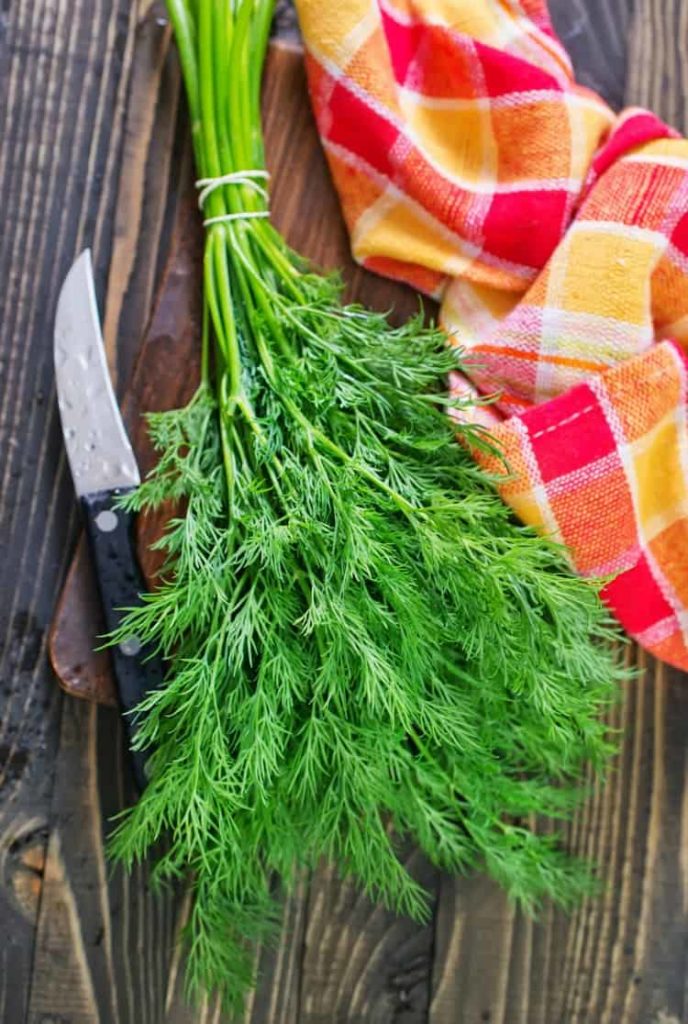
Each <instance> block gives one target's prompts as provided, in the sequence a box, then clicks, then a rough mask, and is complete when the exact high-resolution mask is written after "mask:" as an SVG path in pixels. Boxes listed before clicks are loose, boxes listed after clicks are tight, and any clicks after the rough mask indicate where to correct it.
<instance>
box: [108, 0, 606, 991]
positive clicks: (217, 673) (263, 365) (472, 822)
mask: <svg viewBox="0 0 688 1024" xmlns="http://www.w3.org/2000/svg"><path fill="white" fill-rule="evenodd" d="M168 6H169V10H170V14H171V17H172V20H173V24H174V29H175V33H176V38H177V43H178V46H179V52H180V55H181V60H182V66H183V73H184V79H185V83H186V90H187V95H188V101H189V107H190V113H191V119H192V126H193V139H194V146H195V155H196V162H197V167H198V170H199V177H200V178H201V183H200V184H201V188H202V200H203V206H204V211H205V217H206V224H207V232H206V241H205V256H204V296H205V326H204V332H203V343H202V344H203V358H202V379H201V383H200V386H199V389H198V391H197V393H196V395H195V397H194V398H193V400H192V401H191V403H190V404H189V405H188V406H187V407H186V408H185V409H181V410H178V411H175V412H171V413H165V414H161V415H155V416H152V417H151V432H152V436H153V439H154V442H155V444H156V447H157V449H158V451H159V453H160V459H159V463H158V465H157V468H156V469H155V470H154V471H153V473H152V474H151V475H150V477H149V478H148V479H147V480H146V481H145V482H144V483H143V485H142V486H141V487H140V489H139V490H138V491H137V492H136V493H135V494H133V495H132V496H130V497H129V498H128V499H127V501H128V503H129V505H130V506H131V507H132V508H134V509H136V510H140V509H145V508H150V507H159V506H160V505H162V504H163V503H164V502H168V501H172V502H175V503H177V506H178V507H179V508H183V509H184V512H183V514H180V515H179V516H176V517H174V518H172V519H171V521H170V522H169V523H168V526H167V529H166V532H165V534H164V536H163V537H162V539H161V540H160V541H159V546H160V548H162V549H163V550H164V551H165V552H166V555H167V567H166V569H165V572H164V573H163V577H164V579H163V582H162V583H161V584H160V585H159V586H158V587H157V589H155V591H154V592H152V593H151V594H149V595H147V596H146V598H145V601H144V604H143V605H142V607H141V608H139V609H137V610H132V611H131V612H130V613H129V614H128V616H127V619H126V622H125V623H124V625H123V627H122V631H121V635H122V636H124V635H130V634H131V633H132V632H134V633H135V634H136V635H137V636H139V637H141V638H142V639H143V640H144V641H146V642H150V643H152V644H154V645H155V646H156V647H157V648H158V649H159V650H160V651H161V652H162V653H163V654H164V656H165V657H166V658H167V659H168V662H169V674H168V678H167V681H166V683H165V685H164V686H163V687H162V688H161V689H160V690H157V691H155V692H153V693H151V694H150V695H149V696H148V697H147V698H146V700H145V701H144V703H143V704H142V706H141V708H140V711H139V715H140V720H141V728H140V731H139V734H138V743H139V744H140V745H141V747H142V748H143V747H146V748H147V747H149V746H150V747H151V748H152V749H153V750H154V753H153V754H152V757H151V761H150V770H151V779H150V783H149V785H148V787H147V789H146V791H145V792H144V793H143V795H142V797H141V799H140V801H139V803H138V804H137V805H136V806H135V807H133V808H131V809H130V810H129V811H128V812H127V813H126V815H125V816H124V818H123V820H122V821H121V822H120V824H119V827H118V829H117V831H116V833H115V836H114V839H113V850H114V853H115V855H116V856H117V857H118V858H120V859H121V860H123V861H124V862H125V863H127V864H129V865H130V864H131V863H132V862H134V861H135V860H137V859H139V858H143V857H144V856H145V855H146V853H147V851H149V849H150V848H151V847H152V846H153V845H154V844H155V843H156V841H157V840H158V839H159V837H160V836H161V835H163V834H167V835H168V836H169V843H168V845H167V847H166V852H165V853H164V854H163V855H162V856H161V858H160V859H159V861H158V863H157V867H156V872H157V876H158V877H159V878H160V879H176V878H179V877H185V876H187V875H189V876H190V877H191V879H192V887H193V895H194V903H193V910H192V912H191V917H190V921H189V925H188V930H187V939H188V949H189V960H188V977H189V980H190V983H191V985H192V987H193V988H196V989H203V988H209V989H217V990H219V991H220V993H221V995H222V997H223V999H224V1001H225V1002H226V1003H227V1004H233V1005H237V1004H238V1003H239V1002H240V1000H241V996H242V994H243V992H244V991H245V989H246V987H247V986H248V985H250V984H251V981H252V977H253V960H254V956H253V950H252V943H253V942H254V941H255V940H258V939H260V938H262V937H263V936H264V935H265V933H266V931H268V930H269V929H270V927H271V925H272V922H273V921H274V918H275V907H274V902H273V896H272V888H273V886H272V880H273V877H274V875H275V873H276V874H277V875H279V876H280V877H281V879H282V880H283V881H284V882H285V883H286V884H287V885H288V884H289V883H290V882H291V881H293V880H294V878H295V876H296V874H297V873H298V871H299V870H300V869H302V868H303V867H314V866H315V865H316V864H317V863H318V861H319V860H320V859H321V858H323V857H325V858H328V859H329V860H331V861H334V862H335V863H336V864H337V865H338V867H339V870H340V872H341V874H342V875H343V876H348V875H350V876H353V877H355V879H356V880H357V881H358V882H359V883H360V885H361V886H362V887H363V888H364V889H365V890H366V891H367V892H368V893H370V895H371V896H374V897H375V898H379V899H382V900H383V901H384V902H385V903H386V904H388V905H390V906H392V907H394V908H397V909H398V910H399V911H401V912H405V913H409V914H412V915H414V916H416V917H423V916H424V915H425V914H426V913H427V905H426V897H425V894H424V892H423V891H422V889H420V888H419V886H418V885H417V884H416V883H415V882H414V880H413V879H412V878H411V877H410V876H409V875H408V874H407V873H406V871H405V869H404V868H403V866H402V864H401V863H400V861H399V859H398V856H397V848H398V842H399V841H400V839H401V838H403V837H408V838H410V839H411V840H412V841H413V842H415V843H416V844H418V845H419V846H420V847H422V849H423V851H424V852H425V854H426V855H427V857H428V858H429V859H430V860H431V861H432V863H434V864H436V865H437V866H438V867H440V868H442V869H446V870H449V871H465V870H467V869H470V868H471V867H473V866H474V865H478V866H481V867H483V868H485V869H486V870H487V871H488V872H489V873H490V874H491V875H492V876H493V877H495V878H496V879H498V880H499V882H501V883H502V884H503V885H504V886H505V887H506V889H507V890H508V891H509V893H510V894H511V895H512V896H513V897H514V898H515V899H516V900H518V901H520V902H521V903H522V904H523V905H525V906H526V907H528V908H532V907H534V906H536V905H537V904H538V902H539V901H540V900H541V899H542V898H543V897H554V898H555V899H557V900H559V901H560V902H561V903H563V904H570V903H572V902H573V901H575V900H576V899H578V898H579V897H580V896H581V895H582V894H583V893H585V892H587V891H589V888H590V885H591V877H590V873H589V870H588V868H587V867H586V866H585V865H584V864H580V863H578V862H577V861H575V860H572V859H570V858H569V857H567V855H566V854H565V853H564V852H563V851H562V850H561V849H560V847H559V846H558V845H557V842H556V839H555V838H554V837H552V836H551V835H548V836H545V835H538V834H537V833H536V832H535V831H534V830H533V829H532V828H531V827H530V825H529V824H528V821H529V819H530V818H531V817H532V815H534V814H540V813H543V814H547V815H551V816H554V817H562V818H563V817H565V816H566V815H567V814H568V813H569V812H570V811H571V809H572V807H573V806H574V805H575V802H576V800H577V799H578V798H579V796H580V781H579V780H580V778H581V773H582V768H583V765H584V764H585V763H586V762H590V763H592V764H593V765H595V766H598V767H600V766H602V765H603V763H604V761H605V759H606V757H607V755H608V752H609V747H608V744H607V741H606V739H605V730H604V726H603V724H602V723H601V721H600V712H601V710H602V709H603V707H604V706H605V705H606V704H607V703H608V702H609V701H610V700H611V699H612V698H613V695H614V682H615V679H617V678H618V676H619V670H618V668H617V666H616V664H615V661H614V658H613V655H612V653H611V648H610V645H609V643H608V640H609V639H610V637H611V635H612V632H613V631H612V629H611V626H610V625H609V623H608V620H607V617H606V614H605V612H604V611H603V609H602V607H601V605H600V602H599V599H598V595H597V592H596V589H595V587H594V586H593V585H591V584H590V583H586V582H584V581H581V580H579V579H576V578H575V577H573V576H572V575H571V574H570V572H569V571H568V570H567V568H566V566H565V562H564V559H563V556H562V553H561V552H560V550H558V549H557V548H556V547H555V546H554V545H552V544H550V543H549V542H547V541H545V540H543V539H539V538H537V537H535V536H534V535H533V534H531V533H530V532H528V531H526V530H524V529H522V528H520V527H518V526H517V525H516V524H514V523H513V522H512V520H511V518H510V515H509V512H508V510H507V509H506V508H505V506H504V505H503V504H502V502H501V501H500V500H499V498H498V497H497V495H496V494H495V493H494V490H493V488H492V484H491V482H490V481H489V480H487V479H485V478H484V476H482V475H481V473H480V472H479V471H478V470H477V468H476V466H475V464H474V462H473V460H472V458H471V455H470V454H469V451H468V449H467V447H466V445H464V444H458V443H456V433H457V431H458V433H459V435H462V436H463V439H464V440H465V441H467V442H470V444H480V443H486V442H485V441H484V439H483V436H482V435H481V434H479V433H478V432H477V431H476V430H475V429H474V428H471V427H470V426H468V425H466V426H461V425H459V426H458V427H457V425H456V423H453V422H452V421H451V419H450V417H449V416H448V415H447V407H448V406H450V405H451V404H452V403H451V401H450V399H449V398H448V396H447V395H446V394H445V393H444V392H443V390H442V387H443V385H442V382H443V381H444V380H446V377H447V374H448V373H449V372H450V371H451V370H453V369H456V368H457V367H458V368H460V354H459V353H458V352H457V351H456V350H455V349H452V348H450V347H446V346H445V345H443V344H442V338H441V335H440V333H439V332H438V331H436V330H434V329H432V328H427V327H425V326H424V325H423V323H422V321H421V319H420V318H418V319H414V320H411V321H410V322H409V323H407V324H406V325H405V326H403V327H392V326H390V324H389V323H388V322H387V321H386V319H385V318H384V317H382V316H380V315H378V314H376V313H373V312H370V311H368V310H366V309H363V308H360V307H356V306H345V305H342V303H341V301H340V286H339V283H338V282H337V281H336V280H334V279H332V278H330V277H323V276H321V275H318V274H316V273H313V272H312V271H311V270H310V269H309V268H308V266H307V265H306V264H305V263H304V261H303V260H302V259H301V258H300V257H299V256H297V255H296V254H295V253H293V252H292V251H291V250H290V249H289V248H288V246H287V245H286V243H285V241H284V240H283V238H282V237H281V236H280V235H279V234H278V233H277V232H276V230H275V229H274V228H273V227H272V225H271V223H270V221H269V218H268V216H267V190H266V187H265V183H266V175H265V161H264V152H263V141H262V136H261V130H260V110H259V99H260V82H261V72H262V65H263V59H264V55H265V51H266V47H267V39H268V35H269V26H270V21H271V15H272V6H273V0H168Z"/></svg>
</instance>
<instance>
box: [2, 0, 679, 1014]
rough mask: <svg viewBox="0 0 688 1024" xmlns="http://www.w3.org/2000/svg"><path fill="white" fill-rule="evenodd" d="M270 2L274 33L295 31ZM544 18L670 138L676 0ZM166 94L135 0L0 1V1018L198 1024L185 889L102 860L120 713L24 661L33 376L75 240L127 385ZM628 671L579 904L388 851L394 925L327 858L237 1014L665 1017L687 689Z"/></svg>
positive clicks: (66, 485) (55, 572) (52, 564)
mask: <svg viewBox="0 0 688 1024" xmlns="http://www.w3.org/2000/svg"><path fill="white" fill-rule="evenodd" d="M286 7H287V5H285V10H283V11H282V20H281V22H280V25H281V30H282V31H284V32H286V33H293V23H292V22H291V20H290V17H289V11H288V10H287V9H286ZM552 7H553V11H554V14H555V17H556V20H557V24H558V25H559V27H560V30H561V31H562V34H563V35H564V36H565V38H566V40H567V42H568V43H569V45H570V48H571V51H572V53H573V55H574V57H575V59H576V62H577V64H578V67H579V69H580V74H581V77H582V78H583V79H584V80H585V81H586V83H587V84H591V85H594V86H595V87H597V88H599V89H601V90H603V91H604V92H605V94H606V95H607V96H608V97H609V98H610V99H611V100H612V101H614V102H615V103H620V102H621V101H622V100H626V101H628V102H632V103H645V104H648V105H650V106H652V107H653V108H654V109H655V110H656V111H657V112H659V113H661V114H663V115H664V116H666V117H667V118H668V119H669V120H671V121H672V123H674V124H676V125H677V126H678V127H680V128H682V129H683V130H687V129H688V111H686V96H687V95H688V82H687V81H686V78H687V77H688V60H687V58H688V52H687V51H688V0H555V2H554V3H553V5H552ZM179 98H180V97H179V79H178V72H177V66H176V61H175V58H174V53H173V51H172V48H171V43H170V33H169V28H168V26H167V25H166V19H165V16H164V6H163V5H162V4H161V3H159V2H157V0H98V2H95V0H3V3H2V4H1V5H0V282H1V286H0V374H1V382H0V451H2V453H3V459H2V461H1V463H0V473H1V474H2V481H3V485H2V502H1V506H0V545H1V547H0V565H2V569H3V574H2V599H1V600H0V701H1V707H0V1021H1V1022H2V1024H22V1022H24V1021H27V1020H28V1021H30V1022H31V1024H96V1022H99V1024H100V1022H103V1024H105V1022H107V1024H111V1022H112V1024H160V1022H163V1021H166V1022H168V1024H216V1022H218V1021H219V1020H220V1017H219V1014H218V1013H217V1010H216V1008H215V1007H214V1006H212V1005H206V1006H203V1007H201V1008H198V1009H195V1010H190V1009H188V1008H186V1007H185V1006H184V1004H183V1000H182V998H181V996H180V992H179V989H180V978H181V969H180V965H179V963H178V958H177V954H176V952H175V944H174V936H175V933H176V931H177V929H178V927H179V925H180V920H182V919H183V913H184V905H183V902H182V904H181V906H180V905H179V902H178V901H177V900H176V899H173V898H172V897H168V898H166V899H162V900H161V899H156V898H153V896H152V895H151V894H150V892H149V890H148V886H147V879H146V873H145V871H143V870H142V871H140V872H137V873H136V874H135V875H134V876H133V877H131V878H124V877H122V876H121V875H120V874H118V873H114V874H112V873H111V872H110V870H109V868H108V866H107V865H106V863H105V860H104V856H103V821H104V819H105V818H107V817H108V816H109V815H110V814H112V813H113V812H114V811H115V810H116V809H117V808H118V807H119V806H121V805H122V802H123V801H124V800H125V799H126V782H125V781H123V780H124V772H123V770H122V764H121V755H120V749H121V748H120V742H119V734H118V724H117V718H116V715H115V714H114V713H113V712H111V711H109V710H107V709H102V708H101V709H97V708H95V707H93V706H90V705H87V704H83V703H78V702H75V701H73V700H69V699H67V698H63V697H62V696H61V695H60V694H59V692H58V690H57V688H56V686H55V683H54V679H53V677H52V675H51V672H50V669H49V666H48V662H47V658H46V633H47V628H48V625H49V622H50V618H51V615H52V611H53V607H54V603H55V599H56V596H57V591H58V588H59V585H60V582H61V580H62V578H63V575H64V571H65V567H66V564H67V562H68V560H69V558H70V556H71V553H72V549H73V544H74V541H75V531H76V517H75V515H74V501H73V495H72V491H71V484H70V482H69V480H68V477H67V474H66V469H65V463H64V457H63V454H62V448H61V443H60V435H59V429H58V424H57V412H56V407H55V401H54V393H53V383H52V371H51V326H52V318H53V314H54V307H55V300H56V295H57V290H58V288H59V283H60V281H61V278H62V277H63V275H64V273H65V271H66V269H67V267H68V266H69V264H70V262H71V260H72V258H73V257H74V255H75V254H76V253H77V252H78V251H79V249H80V248H81V247H82V246H83V245H85V244H91V245H92V246H93V248H94V253H95V260H96V271H97V278H98V287H99V293H100V294H101V295H104V294H106V292H107V303H106V308H105V327H106V338H107V343H108V350H109V354H110V359H111V364H112V367H113V370H115V371H116V372H117V373H118V378H119V381H120V383H123V382H124V381H125V380H126V379H127V377H128V374H129V372H130V369H131V366H132V362H133V358H134V354H135V351H136V349H137V347H138V344H139V341H140V338H141V334H142V330H143V326H144V324H145V322H146V320H147V318H148V316H149V313H150V309H151V305H152V296H153V293H154V290H155V286H156V282H157V281H158V279H159V277H160V273H161V270H162V267H163V264H164V260H165V256H166V254H167V252H168V248H169V241H170V232H171V226H172V224H173V223H174V219H175V211H176V209H177V203H178V199H179V195H178V183H179V182H181V181H185V180H187V179H188V148H187V146H186V144H185V137H186V126H185V123H184V114H183V111H181V110H180V103H179ZM274 102H277V97H276V98H275V101H274ZM303 118H304V124H307V120H308V113H307V111H306V110H305V107H304V112H303ZM297 138H298V133H297V132H295V133H294V139H297ZM293 153H294V150H293V149H289V148H287V149H286V150H285V152H284V155H283V159H284V161H285V163H286V161H287V160H288V159H289V157H290V156H291V155H292V154H293ZM314 159H315V158H314ZM285 187H286V186H285ZM319 229H320V225H314V226H313V231H314V232H315V231H316V230H319ZM641 667H642V668H643V669H644V674H643V676H642V678H641V679H640V680H639V681H638V683H636V684H634V685H633V686H632V687H630V688H629V692H628V699H627V701H626V704H625V706H624V707H623V708H622V709H619V711H618V712H617V721H616V724H618V725H620V726H621V725H622V726H623V728H624V730H625V741H624V746H623V751H622V754H621V756H620V758H619V762H618V765H617V768H616V771H615V772H614V774H613V776H612V778H611V779H610V782H609V784H608V785H607V787H606V788H605V789H603V790H598V789H596V790H595V791H594V792H593V794H592V797H591V799H590V801H589V802H588V804H587V805H586V807H585V809H584V810H583V811H582V812H581V814H580V815H579V817H578V818H577V820H576V821H575V822H574V824H573V825H572V826H571V829H570V835H569V841H570V844H571V846H572V847H573V848H575V849H578V850H581V851H587V852H589V853H591V854H592V855H594V856H596V857H597V858H598V860H599V861H600V862H601V863H602V864H603V865H604V873H605V877H606V878H607V880H608V887H607V890H606V894H605V896H604V897H603V898H602V899H601V900H598V901H596V902H591V903H590V904H588V905H586V906H585V907H583V908H581V910H580V911H579V912H578V913H577V914H575V915H574V916H573V917H572V918H571V919H569V920H566V919H564V918H563V917H562V916H561V915H559V914H555V913H553V912H547V913H545V915H544V916H543V918H542V920H541V921H540V922H538V923H537V924H533V923H532V922H530V921H527V920H525V919H523V918H522V917H521V916H520V915H517V914H514V912H513V911H512V910H511V909H510V908H509V906H508V905H507V904H506V902H505V900H504V899H503V897H502V896H501V894H500V893H499V892H498V891H497V890H496V889H495V888H494V887H493V886H492V885H490V884H489V883H487V882H486V881H484V880H483V879H480V878H473V879H467V880H460V881H456V880H452V879H448V878H439V877H436V876H435V875H434V874H433V873H432V872H429V871H428V869H427V867H426V866H425V865H423V864H422V863H416V862H415V859H414V855H413V853H412V852H411V851H410V852H409V858H410V861H411V863H413V865H414V868H415V870H417V871H418V872H419V874H420V875H422V876H423V878H424V880H425V881H426V882H427V884H429V885H430V886H431V887H432V888H433V889H434V891H435V892H436V893H437V897H438V899H437V909H436V913H435V916H434V919H433V921H432V922H431V923H430V924H429V925H428V926H427V927H426V928H418V927H415V926H412V925H411V924H409V923H408V922H407V921H404V920H400V919H397V918H394V917H393V916H391V915H388V914H386V913H384V912H383V911H381V910H380V909H377V908H374V907H371V906H370V905H369V904H368V903H367V902H366V901H365V900H364V899H363V898H362V897H361V896H360V895H359V894H357V893H356V892H355V891H354V890H352V889H351V888H350V887H349V886H344V885H341V884H340V883H339V882H338V881H337V879H335V878H333V877H332V875H331V874H330V872H329V871H328V870H327V869H326V868H323V869H322V870H321V871H320V872H318V874H317V876H316V877H315V878H313V879H304V881H303V884H302V886H301V887H300V889H298V890H297V891H296V892H295V893H293V894H292V895H291V897H290V898H289V900H288V901H287V903H286V904H285V928H284V930H283V934H282V938H281V941H280V944H279V946H278V948H277V949H275V950H266V951H263V952H262V953H261V956H260V960H261V967H262V982H261V985H260V987H259V990H258V991H257V992H256V994H255V996H254V998H253V1000H252V1001H251V1003H250V1004H249V1006H248V1007H247V1014H246V1020H247V1021H250V1022H251V1024H268V1022H270V1024H277V1022H279V1024H329V1022H332V1024H363V1022H366V1024H368V1022H370V1024H388V1022H389V1024H392V1022H394V1024H421V1022H426V1021H427V1022H428V1024H479V1022H483V1021H484V1022H492V1024H676V1022H684V1021H685V1022H688V985H687V981H686V978H687V977H688V972H687V970H686V968H687V966H688V964H687V960H688V774H687V769H688V762H687V759H686V751H687V739H686V736H687V732H688V728H687V727H688V687H687V685H686V682H685V680H683V679H682V678H681V677H680V676H679V675H678V674H677V673H673V672H671V671H669V670H665V669H664V668H662V667H659V666H657V665H656V664H654V663H650V664H645V662H642V661H641Z"/></svg>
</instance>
